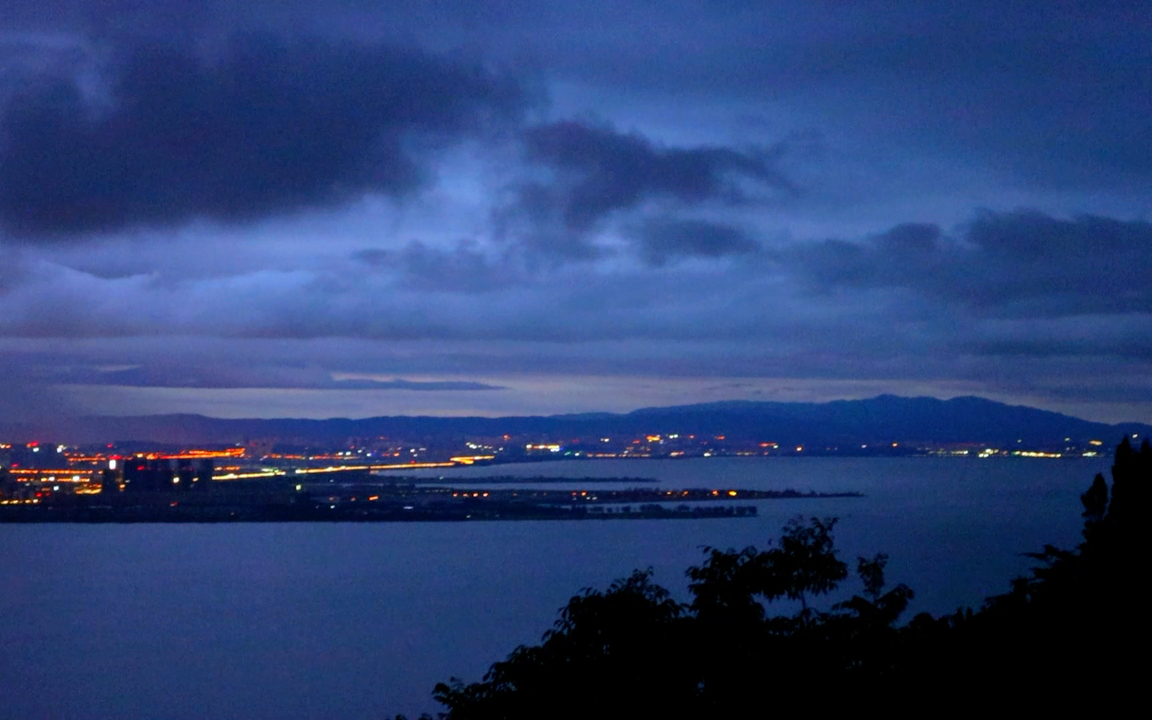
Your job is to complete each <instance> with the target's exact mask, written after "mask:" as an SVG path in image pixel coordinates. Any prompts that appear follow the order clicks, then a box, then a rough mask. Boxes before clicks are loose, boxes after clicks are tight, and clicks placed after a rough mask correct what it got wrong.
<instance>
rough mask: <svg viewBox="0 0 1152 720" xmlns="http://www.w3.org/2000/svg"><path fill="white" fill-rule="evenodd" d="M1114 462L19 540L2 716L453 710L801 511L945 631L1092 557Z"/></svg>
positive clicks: (1, 555)
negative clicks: (545, 509)
mask: <svg viewBox="0 0 1152 720" xmlns="http://www.w3.org/2000/svg"><path fill="white" fill-rule="evenodd" d="M1109 464H1110V463H1109V461H1108V460H1107V459H1103V458H1094V459H1091V460H1087V459H1086V460H1010V459H999V460H975V459H928V458H907V459H838V458H788V459H785V458H779V459H777V458H772V459H737V458H718V459H707V460H682V461H663V460H652V461H628V460H621V461H612V460H605V461H588V462H577V463H544V464H533V465H519V466H500V467H496V468H465V469H461V470H457V471H452V472H451V473H446V472H444V471H432V472H429V473H426V474H425V477H427V478H428V479H437V478H439V477H440V476H444V477H445V478H446V480H450V479H451V478H452V477H456V476H481V475H485V474H489V475H490V474H497V475H515V476H524V477H528V476H537V475H547V476H565V477H589V476H597V477H621V476H629V477H653V478H657V479H658V480H659V481H660V485H661V486H662V487H668V488H685V487H717V488H718V487H723V488H764V489H784V488H795V489H797V490H802V491H803V490H816V491H829V492H831V491H859V492H862V493H865V495H866V497H864V498H855V499H854V498H844V499H825V500H781V501H762V502H758V503H757V505H758V506H759V512H760V515H759V517H756V518H748V519H730V520H697V521H689V520H682V521H658V520H633V521H600V522H597V521H583V522H580V521H563V522H559V521H557V522H488V523H411V524H364V525H358V524H332V525H325V524H253V525H243V524H236V525H97V526H84V525H26V526H19V525H7V526H0V541H2V543H3V545H2V548H3V549H2V551H0V573H2V576H3V578H4V580H3V585H2V586H0V588H2V589H0V718H60V719H62V720H63V719H67V718H164V719H172V720H177V719H178V720H185V719H188V720H191V719H193V718H195V719H197V720H213V719H216V718H219V719H224V718H268V719H270V720H271V719H284V720H290V719H294V718H325V719H331V720H351V719H360V718H382V717H386V716H390V715H389V714H395V713H398V712H403V713H407V714H409V715H410V716H411V715H417V714H419V712H421V711H435V710H436V709H437V708H436V705H435V703H434V702H433V701H432V700H431V695H430V693H431V689H432V686H433V685H434V684H435V683H436V682H438V681H441V680H447V679H448V678H449V677H450V676H459V677H463V678H465V679H467V680H477V679H479V678H480V676H481V675H482V674H483V672H484V670H486V669H487V667H488V665H489V664H491V663H492V662H493V661H495V660H498V659H502V658H503V657H504V656H505V655H506V654H507V653H508V652H509V651H510V650H511V649H512V648H514V647H515V646H516V645H518V644H521V643H532V642H536V641H538V640H539V637H540V634H541V633H542V632H543V631H544V630H546V629H547V628H548V627H549V625H550V624H551V623H552V621H553V620H554V619H555V616H556V610H557V609H558V608H559V607H560V606H562V605H564V604H565V603H566V602H567V600H568V598H569V597H570V596H571V595H573V594H574V593H575V592H576V591H577V590H579V589H580V588H581V587H586V586H595V587H600V588H603V587H605V586H606V585H607V584H608V583H609V582H611V580H613V579H614V578H617V577H622V576H624V575H626V574H628V573H629V572H630V571H631V570H632V569H633V568H637V567H640V568H643V567H649V566H651V567H652V568H654V570H655V571H656V580H657V581H658V582H661V583H662V584H664V585H666V586H668V587H669V588H671V589H673V591H674V592H675V593H677V594H678V595H679V597H680V598H681V599H687V595H686V593H685V592H684V589H685V583H684V580H683V572H684V569H685V568H686V567H688V566H689V565H692V564H696V563H698V562H700V560H701V559H702V555H701V551H700V548H701V546H704V545H714V546H721V547H743V546H745V545H749V544H751V545H757V546H760V547H763V546H764V545H765V544H766V542H767V540H768V539H770V538H773V537H775V536H777V535H778V534H779V531H780V527H781V526H782V525H783V524H784V523H785V522H786V521H787V520H788V518H790V517H792V516H794V515H797V514H803V515H821V516H836V517H839V518H840V524H839V525H837V527H836V541H837V546H838V547H839V548H840V550H841V553H842V556H843V557H844V558H845V559H848V560H851V559H852V558H854V557H855V556H856V555H861V554H869V555H871V554H873V553H876V552H887V553H888V554H889V555H890V558H891V560H890V563H889V566H888V577H889V580H890V581H891V582H901V581H902V582H906V583H908V584H909V585H911V586H912V587H913V588H914V589H915V591H916V593H917V597H916V600H915V601H914V605H913V607H912V612H918V611H929V612H933V613H941V612H949V611H951V610H954V609H956V608H957V607H959V606H962V605H978V604H979V603H980V602H982V600H983V598H984V597H985V596H986V595H989V594H997V593H1001V592H1004V591H1006V590H1007V588H1008V581H1009V579H1010V578H1011V577H1012V576H1014V575H1018V574H1020V573H1022V572H1023V571H1024V570H1025V569H1026V568H1027V567H1028V561H1027V559H1025V558H1021V557H1020V555H1019V554H1020V553H1022V552H1026V551H1030V550H1038V549H1040V548H1041V547H1042V545H1043V544H1044V543H1046V542H1047V543H1052V544H1055V545H1059V546H1065V547H1070V546H1073V545H1075V544H1076V542H1078V541H1079V529H1080V517H1079V494H1080V493H1081V492H1083V491H1084V490H1085V489H1086V488H1087V487H1088V485H1089V483H1090V482H1091V479H1092V476H1093V475H1094V474H1095V473H1097V472H1101V471H1105V472H1106V470H1107V467H1108V465H1109ZM470 487H471V486H470ZM854 590H856V587H855V586H854V585H852V584H846V586H845V591H846V592H852V591H854ZM830 602H831V601H830ZM910 616H911V615H908V616H907V617H910Z"/></svg>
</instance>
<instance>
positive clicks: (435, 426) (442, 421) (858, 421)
mask: <svg viewBox="0 0 1152 720" xmlns="http://www.w3.org/2000/svg"><path fill="white" fill-rule="evenodd" d="M642 433H648V434H653V433H660V434H668V433H682V434H697V435H713V436H714V435H725V436H727V437H729V438H731V439H733V440H758V441H771V442H778V443H781V444H801V443H806V444H817V443H824V444H844V443H883V442H902V443H915V442H920V443H956V442H978V443H989V444H992V445H996V446H1001V447H1003V446H1007V445H1009V444H1014V443H1016V442H1017V441H1023V442H1024V443H1028V444H1044V443H1053V442H1061V441H1063V440H1064V438H1070V439H1071V440H1072V441H1074V442H1080V443H1083V442H1087V441H1088V440H1090V439H1098V440H1101V441H1104V442H1105V444H1106V446H1111V445H1114V444H1115V443H1116V442H1118V441H1119V440H1120V438H1121V437H1122V436H1123V435H1125V434H1129V435H1130V434H1133V433H1137V434H1140V435H1141V436H1147V435H1149V433H1152V426H1149V425H1145V424H1141V423H1122V424H1119V425H1108V424H1105V423H1098V422H1090V421H1087V420H1081V419H1079V418H1074V417H1070V416H1068V415H1062V414H1060V413H1055V412H1050V411H1047V410H1038V409H1036V408H1030V407H1023V406H1014V405H1005V404H1003V403H998V402H993V401H991V400H985V399H983V398H977V397H960V398H954V399H952V400H937V399H935V398H926V397H917V398H905V397H897V396H895V395H881V396H879V397H875V398H871V399H868V400H837V401H834V402H828V403H781V402H745V401H731V402H718V403H707V404H700V405H682V406H675V407H661V408H643V409H640V410H636V411H634V412H630V413H626V414H612V413H592V414H582V415H552V416H546V417H503V418H480V417H465V418H444V417H426V416H420V417H405V416H401V417H375V418H365V419H361V420H349V419H344V418H333V419H329V420H302V419H275V420H261V419H242V420H226V419H220V418H210V417H205V416H202V415H150V416H142V417H82V418H74V419H68V420H62V421H60V422H59V423H57V424H56V425H54V426H51V427H37V428H33V427H20V426H9V427H4V426H0V441H4V440H10V441H25V440H29V439H41V440H47V441H52V442H65V443H70V444H80V443H92V442H115V441H150V442H162V443H177V444H184V443H236V442H244V441H246V440H249V439H256V438H269V437H275V438H281V439H284V440H285V441H293V442H307V443H325V442H333V441H340V440H342V439H344V438H352V437H360V438H367V437H380V436H387V437H392V438H397V439H401V438H402V439H420V438H428V439H430V438H463V437H465V436H468V437H493V436H500V435H504V434H509V435H518V436H524V435H528V436H539V437H549V438H554V439H562V438H581V437H583V438H587V437H591V436H607V435H613V434H615V435H621V434H634V435H639V434H642Z"/></svg>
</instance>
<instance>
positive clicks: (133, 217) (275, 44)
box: [0, 35, 524, 237]
mask: <svg viewBox="0 0 1152 720" xmlns="http://www.w3.org/2000/svg"><path fill="white" fill-rule="evenodd" d="M102 82H103V87H102V88H100V90H101V91H102V93H105V94H106V95H107V96H108V97H107V101H106V102H105V101H104V98H99V95H100V94H101V93H100V92H98V93H96V95H97V96H98V99H93V98H92V97H91V96H92V95H93V92H92V89H91V88H85V87H82V85H81V84H80V83H78V82H77V80H76V78H74V77H68V76H59V75H57V76H54V77H45V76H37V77H34V78H31V79H29V80H28V81H27V82H26V83H25V84H24V86H23V87H22V88H21V89H20V91H19V92H18V94H17V96H16V97H15V98H13V99H12V100H10V101H9V102H8V104H7V107H5V108H4V109H3V115H2V116H0V223H2V224H3V226H4V227H5V228H7V229H8V230H9V232H11V233H14V234H16V235H19V236H25V237H44V236H67V235H78V234H82V233H90V232H97V233H99V232H108V231H115V230H119V229H122V228H130V227H135V226H163V225H171V224H175V223H180V222H183V221H187V220H190V219H193V218H208V219H212V220H219V221H225V222H227V221H237V220H246V219H254V218H260V217H264V216H268V215H274V214H279V213H284V212H292V211H296V210H300V209H305V208H310V207H320V206H331V205H336V204H340V203H343V202H346V201H349V200H351V199H354V198H356V197H357V196H359V195H361V194H363V193H366V192H377V193H382V194H386V195H402V194H404V193H407V192H409V191H411V190H413V189H414V188H416V187H417V186H419V185H420V184H421V182H422V181H424V180H426V179H427V178H426V176H427V173H428V170H427V168H425V167H424V166H423V164H422V160H423V157H422V152H421V151H422V150H426V149H428V148H430V147H436V146H439V145H442V144H445V143H446V142H451V141H453V140H458V139H459V138H460V137H462V136H467V135H473V134H475V133H477V132H482V131H483V130H484V129H486V128H487V129H491V127H492V126H493V125H494V124H497V123H499V122H500V121H502V120H508V119H512V118H515V117H516V116H517V115H518V113H519V112H520V111H521V110H522V109H523V107H524V105H523V103H524V96H523V95H522V93H521V89H520V87H519V85H518V84H517V83H516V82H515V81H514V80H513V79H511V78H509V77H504V76H499V75H495V74H492V73H490V72H488V71H486V70H484V69H483V68H481V67H479V66H475V65H468V64H463V63H459V62H455V61H451V60H446V59H443V58H439V57H435V56H431V55H428V54H425V53H423V52H420V51H416V50H408V49H397V48H393V47H384V46H369V45H357V44H351V43H328V42H320V41H306V40H295V41H284V40H277V39H273V38H272V37H271V36H266V35H263V36H244V37H237V38H233V39H232V40H231V41H230V42H229V43H228V44H227V45H226V47H225V48H224V49H223V51H222V52H221V53H218V54H216V55H215V56H213V57H205V56H203V55H197V54H194V53H192V52H190V51H189V50H188V49H187V48H185V47H180V46H174V45H157V44H137V45H135V46H133V47H131V48H130V49H127V50H125V51H124V52H119V53H116V54H115V57H114V58H113V59H112V60H110V61H108V62H107V63H106V64H105V66H104V68H103V72H102Z"/></svg>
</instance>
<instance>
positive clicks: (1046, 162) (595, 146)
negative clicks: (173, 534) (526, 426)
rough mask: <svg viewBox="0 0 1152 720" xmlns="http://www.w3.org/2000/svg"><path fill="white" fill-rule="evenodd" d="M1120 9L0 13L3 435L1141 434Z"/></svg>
mask: <svg viewBox="0 0 1152 720" xmlns="http://www.w3.org/2000/svg"><path fill="white" fill-rule="evenodd" d="M1150 35H1152V22H1150V20H1149V16H1148V14H1147V12H1146V10H1144V9H1142V8H1141V6H1140V4H1138V3H1126V2H1113V3H1102V4H1095V5H1093V6H1091V7H1079V6H1076V7H1074V6H1072V5H1070V4H1058V5H1052V6H1049V7H1045V8H1044V9H1043V10H1038V9H1037V7H1036V6H1035V5H1034V4H1032V3H1019V2H968V3H959V4H957V3H938V2H925V3H916V4H915V5H910V4H907V3H887V2H869V3H858V4H853V5H851V6H849V7H845V6H843V5H842V4H839V3H824V2H815V3H795V2H760V3H734V4H726V5H725V6H724V8H722V9H720V8H716V7H711V6H708V5H706V4H703V3H695V2H676V3H670V4H661V5H660V6H659V7H658V8H657V7H655V6H651V5H648V4H643V3H589V4H585V5H581V6H580V7H576V6H573V5H571V4H565V3H550V2H546V3H520V2H512V3H502V4H501V6H500V8H499V9H491V8H481V7H479V6H477V5H474V4H471V3H463V2H459V3H457V2H442V3H412V4H409V5H406V6H404V7H397V8H389V9H388V10H374V9H366V7H365V6H364V4H362V3H357V2H351V1H348V2H337V3H331V2H326V3H318V2H310V1H309V0H295V1H294V2H286V3H278V4H277V7H276V9H275V10H268V9H258V8H255V7H249V8H243V9H237V8H235V7H232V4H229V3H222V2H202V3H190V2H182V1H177V0H168V1H161V2H155V3H149V4H148V5H147V6H144V7H141V6H138V5H137V4H136V3H133V2H128V1H124V2H119V1H117V2H109V3H100V4H94V3H76V2H66V1H65V0H42V1H40V2H36V3H32V2H26V1H25V0H16V1H15V2H10V3H6V5H5V7H4V8H3V9H0V68H3V70H4V73H3V77H4V79H3V80H0V138H2V139H0V247H2V249H3V252H4V255H5V261H4V263H3V265H0V372H2V373H3V374H4V376H5V378H6V392H5V393H4V394H3V397H0V422H13V421H18V420H21V419H25V418H33V419H35V418H38V417H45V416H52V415H57V414H64V415H68V414H95V413H107V414H114V415H136V414H149V413H170V412H188V413H201V414H205V415H211V416H217V417H371V416H384V415H421V414H432V415H485V416H498V415H528V414H542V415H549V414H560V413H573V412H591V411H609V412H622V411H628V410H632V409H636V408H639V407H645V406H661V405H682V404H688V403H694V402H707V401H714V400H726V399H748V400H780V401H817V402H819V401H826V400H831V399H838V398H864V397H873V396H875V395H878V394H881V393H896V394H899V395H905V396H916V395H927V396H934V397H941V398H949V397H955V396H966V395H977V396H981V397H987V398H990V399H994V400H999V401H1005V402H1010V403H1016V404H1026V405H1030V406H1035V407H1040V408H1045V409H1050V410H1055V411H1059V412H1064V413H1068V414H1071V415H1075V416H1077V417H1083V418H1087V419H1092V420H1099V421H1104V422H1121V421H1139V422H1148V421H1149V418H1150V417H1152V380H1149V378H1152V373H1150V372H1149V370H1150V369H1152V368H1150V365H1149V359H1150V357H1149V352H1148V348H1150V347H1152V316H1150V312H1152V284H1149V283H1148V281H1147V278H1148V277H1150V276H1152V225H1150V224H1149V222H1148V220H1149V213H1148V210H1149V193H1148V187H1149V180H1150V176H1152V146H1149V144H1148V143H1147V138H1148V137H1149V136H1152V127H1150V125H1149V123H1150V122H1152V120H1149V118H1152V74H1150V73H1149V72H1148V70H1147V68H1148V66H1149V65H1148V63H1149V60H1150V58H1149V57H1148V56H1149V50H1148V48H1150V47H1152V38H1150Z"/></svg>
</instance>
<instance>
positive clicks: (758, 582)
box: [434, 439, 1152, 720]
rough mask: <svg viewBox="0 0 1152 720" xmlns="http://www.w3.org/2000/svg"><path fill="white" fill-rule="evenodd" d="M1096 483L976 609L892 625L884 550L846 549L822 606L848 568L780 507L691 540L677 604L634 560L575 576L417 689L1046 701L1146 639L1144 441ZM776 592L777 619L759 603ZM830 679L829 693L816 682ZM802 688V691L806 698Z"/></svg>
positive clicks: (899, 596)
mask: <svg viewBox="0 0 1152 720" xmlns="http://www.w3.org/2000/svg"><path fill="white" fill-rule="evenodd" d="M1112 477H1113V482H1112V488H1111V491H1109V488H1108V485H1107V483H1106V481H1105V480H1104V478H1103V477H1102V476H1100V475H1097V476H1096V478H1095V479H1094V480H1093V482H1092V484H1091V486H1090V487H1089V488H1088V490H1087V491H1086V492H1085V493H1084V494H1083V495H1081V502H1082V503H1083V506H1084V511H1083V517H1084V542H1082V543H1081V544H1080V546H1079V547H1077V548H1076V549H1074V550H1062V549H1059V548H1056V547H1053V546H1050V545H1048V546H1045V547H1044V549H1043V550H1042V551H1041V552H1037V553H1030V554H1029V556H1030V557H1032V558H1033V559H1035V560H1037V561H1038V562H1039V565H1038V566H1037V567H1036V568H1034V569H1033V571H1032V574H1031V576H1030V577H1027V578H1018V579H1017V580H1015V581H1013V583H1012V585H1011V590H1010V591H1009V592H1008V593H1006V594H1004V595H1001V596H997V597H994V598H991V599H990V600H989V601H988V602H987V603H986V604H985V606H984V607H983V608H982V609H981V610H979V611H976V612H974V611H972V610H971V609H968V610H965V611H958V612H957V613H955V614H953V615H948V616H944V617H940V618H933V617H931V616H930V615H927V614H923V613H922V614H920V615H917V616H916V617H915V618H913V619H912V621H911V622H910V623H908V624H907V625H905V626H903V627H899V626H897V624H896V623H897V621H898V619H899V617H900V616H901V614H902V613H903V612H904V610H905V609H906V608H907V606H908V603H909V601H910V600H911V599H912V597H913V593H912V590H911V589H910V588H908V586H906V585H902V584H900V585H896V586H895V587H893V588H892V589H890V590H885V587H886V585H885V577H884V570H885V567H886V565H887V562H888V556H887V555H884V554H879V555H875V556H873V557H872V558H863V557H860V558H857V562H856V572H857V575H858V576H859V578H860V581H861V583H862V584H863V594H861V595H854V596H852V597H851V598H849V599H848V600H845V601H842V602H838V603H835V604H834V605H832V606H831V608H830V609H829V610H827V611H821V610H819V609H817V608H814V607H812V605H811V601H812V600H813V599H814V598H816V597H818V596H822V595H826V594H828V593H831V592H833V591H834V590H835V589H836V588H837V587H838V585H839V583H840V582H841V581H843V580H844V579H845V578H846V577H847V574H848V566H847V565H846V564H845V563H844V562H843V561H841V560H840V559H839V558H838V557H837V553H836V550H835V547H834V543H833V537H832V530H833V528H834V527H835V524H836V520H835V519H833V518H824V519H819V518H809V519H807V520H805V519H803V518H794V519H793V520H791V521H789V523H788V524H787V525H786V526H785V527H784V528H783V531H782V534H781V537H780V539H779V541H778V543H777V544H775V545H774V546H771V547H769V548H768V549H767V550H764V551H758V550H757V549H756V548H754V547H747V548H744V549H743V550H739V551H737V550H731V549H730V550H718V549H716V548H705V559H704V562H703V563H702V564H701V565H699V566H695V567H691V568H689V569H688V570H687V572H686V574H687V577H688V579H689V591H690V593H691V594H692V602H691V603H690V604H688V605H682V604H679V603H677V602H675V601H674V600H673V599H672V597H671V595H670V594H669V592H668V591H667V590H666V589H664V588H662V587H660V586H659V585H656V584H654V583H653V582H652V574H651V570H648V571H637V572H634V573H633V574H632V576H631V577H629V578H626V579H623V580H618V581H616V582H615V583H613V584H612V585H611V586H610V587H609V588H608V590H607V591H605V592H603V593H601V592H599V591H596V590H592V589H586V590H584V591H583V592H582V593H581V594H579V595H577V596H575V597H573V598H572V599H571V600H570V601H569V603H568V605H567V606H566V607H565V608H563V609H562V610H561V611H560V617H559V619H558V620H557V622H556V624H555V626H554V628H553V629H552V630H550V631H548V632H547V633H546V634H545V635H544V637H543V641H542V643H541V644H540V645H538V646H533V647H527V646H522V647H519V648H517V649H516V650H514V651H513V652H512V654H511V655H510V656H509V657H508V659H507V660H505V661H503V662H498V663H496V664H494V665H493V666H492V668H491V669H490V670H489V671H488V673H487V674H486V675H485V677H484V680H483V681H482V682H479V683H474V684H471V685H466V684H464V683H463V682H461V681H459V680H456V679H453V681H452V682H451V683H450V684H440V685H437V686H436V690H435V693H434V696H435V697H436V699H437V700H439V701H440V702H441V703H442V704H444V705H445V706H446V707H447V708H448V712H447V713H446V715H445V717H447V718H451V719H452V720H472V719H476V718H504V719H509V720H510V719H515V718H542V717H550V718H562V717H596V718H615V717H621V718H624V717H627V718H637V717H658V718H681V717H685V718H687V717H691V718H712V717H716V718H729V717H747V716H753V715H757V716H758V715H763V714H766V711H767V709H768V708H771V709H773V710H777V711H805V712H812V711H813V709H814V708H819V710H820V711H822V712H828V711H833V710H850V711H858V709H859V703H860V702H861V699H862V698H867V699H868V700H869V702H872V699H874V698H878V697H879V696H878V693H880V692H887V693H889V694H892V693H897V692H902V693H904V696H905V699H910V698H911V697H912V696H917V697H919V696H925V697H930V698H931V699H932V700H933V701H935V700H936V699H938V698H941V697H956V696H957V694H958V693H959V694H961V695H962V701H963V702H965V703H974V702H980V701H990V700H995V701H996V702H1000V701H1001V700H1002V699H1003V698H1011V697H1016V698H1027V700H1028V702H1029V703H1030V707H1031V708H1032V709H1036V708H1037V707H1039V706H1047V705H1052V704H1054V703H1056V702H1057V701H1060V700H1061V698H1063V697H1064V695H1063V693H1064V687H1063V686H1055V685H1054V684H1053V682H1054V679H1056V678H1070V679H1071V680H1070V681H1071V682H1072V684H1073V685H1074V686H1075V687H1076V688H1083V689H1089V688H1095V690H1093V692H1096V693H1097V694H1099V693H1101V692H1103V689H1106V692H1107V698H1108V699H1109V700H1115V699H1117V698H1120V697H1122V696H1126V695H1132V696H1135V695H1136V693H1137V692H1138V691H1139V690H1140V689H1141V688H1143V673H1144V664H1143V663H1142V662H1132V661H1131V660H1130V659H1129V658H1134V657H1142V656H1143V653H1144V652H1145V651H1146V647H1147V640H1148V632H1147V631H1148V613H1147V611H1146V609H1145V608H1144V606H1143V605H1144V597H1145V593H1146V590H1144V587H1143V582H1144V577H1143V576H1144V570H1145V568H1146V567H1147V562H1148V553H1147V550H1148V540H1147V530H1146V528H1147V519H1146V518H1147V514H1148V512H1149V509H1150V508H1149V497H1148V494H1149V491H1150V490H1149V489H1150V488H1152V447H1150V446H1149V443H1148V442H1147V441H1145V442H1144V443H1143V444H1142V445H1141V448H1140V450H1139V451H1135V450H1133V449H1132V446H1131V444H1130V443H1129V441H1128V440H1127V439H1125V440H1124V441H1123V442H1121V443H1120V445H1119V446H1118V447H1117V450H1116V459H1115V463H1114V465H1113V467H1112ZM784 598H788V599H791V600H793V601H798V602H799V603H800V609H799V610H798V611H797V612H795V613H794V614H791V615H788V614H777V615H769V613H768V606H770V605H771V604H772V603H774V602H776V601H778V600H782V599H784ZM832 691H834V692H832ZM817 699H818V700H817Z"/></svg>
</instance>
